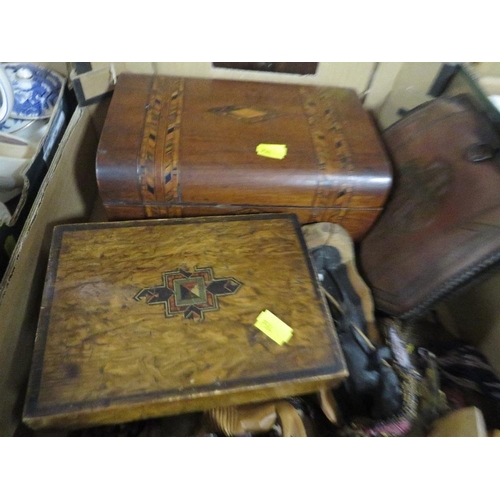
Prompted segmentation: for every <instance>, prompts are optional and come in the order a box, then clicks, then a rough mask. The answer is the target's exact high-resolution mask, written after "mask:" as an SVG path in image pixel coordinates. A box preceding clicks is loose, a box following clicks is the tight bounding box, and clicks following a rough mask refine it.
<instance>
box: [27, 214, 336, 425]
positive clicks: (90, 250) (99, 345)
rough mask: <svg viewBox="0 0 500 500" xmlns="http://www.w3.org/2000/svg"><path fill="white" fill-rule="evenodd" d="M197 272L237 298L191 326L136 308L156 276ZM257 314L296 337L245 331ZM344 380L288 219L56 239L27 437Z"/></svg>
mask: <svg viewBox="0 0 500 500" xmlns="http://www.w3.org/2000/svg"><path fill="white" fill-rule="evenodd" d="M206 267H210V268H211V269H212V270H213V276H214V278H215V279H219V278H228V279H229V278H233V279H235V280H238V282H239V283H241V287H240V288H239V289H238V290H237V291H236V292H235V293H234V294H231V295H227V296H219V298H218V306H219V307H218V310H209V311H207V312H206V313H205V314H204V318H203V321H194V320H193V319H186V318H184V316H183V314H182V313H179V314H177V315H172V317H166V313H165V305H164V304H154V305H153V304H148V303H147V302H146V301H144V300H136V299H134V297H136V295H137V294H138V293H139V292H140V291H141V290H142V289H144V288H148V287H155V286H158V287H159V286H161V285H162V283H163V281H162V276H163V273H167V272H170V271H174V270H176V269H180V268H184V269H187V270H194V269H195V268H198V269H199V268H206ZM176 300H177V299H176ZM264 309H269V310H270V311H272V312H273V313H274V314H276V315H277V316H278V317H279V318H280V319H282V320H283V321H285V322H286V323H287V324H288V325H290V326H291V327H292V328H293V329H294V335H293V337H292V339H291V341H290V342H289V343H288V344H286V345H284V346H279V345H278V344H276V343H274V342H273V341H272V340H271V339H269V338H268V337H266V336H265V335H264V334H263V333H262V332H260V331H259V330H258V329H257V328H255V327H254V326H253V325H254V322H255V320H256V318H257V316H258V315H259V313H260V312H261V311H262V310H264ZM345 376H346V369H345V364H344V360H343V356H342V353H341V350H340V346H339V343H338V339H337V336H336V333H335V330H334V327H333V324H332V322H331V319H330V317H329V316H328V313H327V311H326V308H325V304H324V302H323V299H322V297H321V295H320V293H319V290H318V286H317V283H316V280H315V277H314V272H313V270H312V267H311V264H310V261H309V258H308V257H307V252H306V250H305V245H304V242H303V239H302V235H301V232H300V226H299V225H298V222H297V220H296V218H295V217H294V216H293V215H276V216H275V215H258V216H255V215H253V216H235V217H207V218H186V219H169V220H163V221H159V220H153V221H135V222H134V221H133V222H123V223H102V224H79V225H66V226H59V227H57V228H56V229H55V232H54V238H53V245H52V249H51V257H50V263H49V270H48V275H47V281H46V286H45V290H44V297H43V303H42V311H41V317H40V323H39V328H38V333H37V337H36V343H35V355H34V360H33V365H32V372H31V376H30V382H29V389H28V395H27V400H26V405H25V414H24V420H25V422H26V423H27V424H28V425H30V426H32V427H33V428H39V427H54V426H66V427H81V426H87V425H97V424H103V423H118V422H126V421H130V420H134V419H137V418H151V417H157V416H162V415H168V414H173V413H182V412H191V411H198V410H203V409H208V408H214V407H217V406H225V405H231V404H242V403H246V402H252V401H260V400H265V399H270V398H273V397H285V396H290V395H293V394H300V393H306V392H314V391H315V390H317V389H318V388H320V387H321V386H323V385H324V384H328V385H332V384H335V383H339V382H340V380H342V378H343V377H345Z"/></svg>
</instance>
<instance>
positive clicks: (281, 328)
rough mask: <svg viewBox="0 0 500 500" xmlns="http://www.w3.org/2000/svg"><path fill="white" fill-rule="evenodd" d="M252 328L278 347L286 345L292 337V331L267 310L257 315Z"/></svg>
mask: <svg viewBox="0 0 500 500" xmlns="http://www.w3.org/2000/svg"><path fill="white" fill-rule="evenodd" d="M254 326H256V327H257V328H258V329H259V330H260V331H261V332H263V333H265V334H266V335H267V336H268V337H269V338H271V339H272V340H274V341H275V342H276V343H277V344H279V345H283V344H286V343H287V342H289V341H290V339H291V338H292V336H293V329H292V328H290V327H289V326H288V325H287V324H286V323H285V322H283V321H281V320H280V319H279V318H278V317H277V316H275V315H274V314H273V313H272V312H270V311H268V310H267V309H266V310H265V311H262V312H261V313H260V314H259V316H258V317H257V320H256V321H255V324H254Z"/></svg>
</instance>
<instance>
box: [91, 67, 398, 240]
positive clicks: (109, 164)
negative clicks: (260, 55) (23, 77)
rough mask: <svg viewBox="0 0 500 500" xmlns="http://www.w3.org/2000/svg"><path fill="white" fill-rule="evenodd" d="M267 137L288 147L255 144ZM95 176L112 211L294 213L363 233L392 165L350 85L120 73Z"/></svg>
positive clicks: (380, 199) (139, 214) (142, 214)
mask: <svg viewBox="0 0 500 500" xmlns="http://www.w3.org/2000/svg"><path fill="white" fill-rule="evenodd" d="M262 143H271V144H285V145H286V146H287V151H288V152H287V155H286V157H285V158H283V159H282V160H277V159H274V158H266V157H263V156H259V155H257V154H256V151H255V149H256V147H257V146H258V145H259V144H262ZM97 178H98V183H99V188H100V193H101V197H102V199H103V202H104V205H105V206H106V208H108V209H109V217H110V218H113V217H115V216H116V215H117V210H118V211H119V210H125V211H127V214H128V217H133V218H144V217H148V218H160V217H176V216H182V217H184V216H197V215H204V214H207V212H209V213H210V214H211V215H217V214H218V213H220V210H221V209H223V210H224V213H228V214H237V213H242V211H255V212H268V211H270V212H288V213H296V214H297V215H299V217H300V220H301V222H302V223H311V222H320V221H327V222H333V219H335V222H337V223H339V224H341V225H343V226H344V227H345V228H346V229H347V230H348V231H352V234H353V236H354V237H355V238H356V239H359V238H360V237H361V236H362V235H363V234H364V233H365V232H366V231H367V230H368V228H369V227H370V226H371V225H372V224H373V222H374V221H375V219H376V218H377V216H378V215H379V213H380V210H381V208H382V207H383V206H384V203H385V201H386V198H387V195H388V192H389V189H390V187H391V182H392V171H391V166H390V163H389V160H388V157H387V155H386V153H385V150H384V148H383V145H382V142H381V140H380V138H379V135H378V133H377V130H376V127H375V125H374V123H373V121H372V120H371V117H370V116H369V114H368V113H367V112H366V111H365V110H364V109H363V107H362V104H361V101H360V100H359V98H358V96H357V94H356V92H355V91H353V90H351V89H343V88H334V87H316V86H299V85H287V84H271V83H265V84H264V83H260V82H243V81H230V80H204V79H190V78H186V79H183V78H174V77H167V76H158V75H155V76H154V75H137V74H122V75H120V77H119V80H118V83H117V85H116V88H115V91H114V95H113V98H112V101H111V104H110V108H109V111H108V115H107V117H106V123H105V125H104V128H103V133H102V136H101V140H100V144H99V148H98V153H97ZM360 209H361V210H362V211H359V210H360ZM352 210H354V212H353V214H354V217H352V216H351V217H347V215H348V214H350V212H351V211H352ZM368 213H369V216H368V215H367V214H368ZM118 215H119V214H118ZM357 215H359V220H357V218H356V216H357ZM360 228H361V230H360Z"/></svg>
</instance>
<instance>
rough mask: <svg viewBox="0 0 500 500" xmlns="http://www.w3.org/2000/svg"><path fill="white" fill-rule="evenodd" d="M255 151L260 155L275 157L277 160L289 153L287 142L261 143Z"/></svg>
mask: <svg viewBox="0 0 500 500" xmlns="http://www.w3.org/2000/svg"><path fill="white" fill-rule="evenodd" d="M255 151H256V152H257V154H258V155H260V156H266V157H267V158H275V159H276V160H282V159H283V158H284V157H285V156H286V154H287V148H286V146H285V144H259V145H258V146H257V147H256V148H255Z"/></svg>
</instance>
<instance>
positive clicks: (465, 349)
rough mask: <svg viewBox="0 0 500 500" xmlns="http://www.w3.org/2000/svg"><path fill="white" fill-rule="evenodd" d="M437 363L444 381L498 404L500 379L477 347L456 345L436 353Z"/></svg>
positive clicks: (499, 402) (499, 401) (499, 399)
mask: <svg viewBox="0 0 500 500" xmlns="http://www.w3.org/2000/svg"><path fill="white" fill-rule="evenodd" d="M437 363H438V367H439V371H440V374H441V377H442V379H443V381H444V382H445V383H447V384H450V385H456V386H459V387H462V388H464V389H468V390H472V391H475V392H477V393H479V394H481V395H483V396H485V397H487V398H489V399H492V400H494V401H495V402H496V403H498V404H500V379H499V377H498V376H497V375H496V373H495V372H494V371H493V369H492V368H491V365H490V364H489V362H488V359H487V358H486V356H485V355H484V354H482V353H481V352H480V351H479V350H478V349H476V348H474V347H472V346H469V345H465V344H459V345H456V346H454V347H452V348H450V349H448V350H446V351H444V352H443V353H442V354H440V355H438V357H437Z"/></svg>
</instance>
